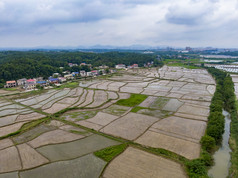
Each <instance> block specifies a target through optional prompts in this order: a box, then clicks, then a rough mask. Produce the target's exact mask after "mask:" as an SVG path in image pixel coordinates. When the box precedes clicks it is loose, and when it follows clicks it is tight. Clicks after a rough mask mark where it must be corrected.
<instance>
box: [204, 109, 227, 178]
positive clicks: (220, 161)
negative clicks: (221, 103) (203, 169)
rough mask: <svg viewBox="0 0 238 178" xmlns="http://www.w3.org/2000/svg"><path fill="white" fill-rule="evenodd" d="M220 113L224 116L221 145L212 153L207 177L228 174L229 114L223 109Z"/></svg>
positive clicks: (224, 176) (225, 175) (222, 177)
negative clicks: (212, 159) (212, 164)
mask: <svg viewBox="0 0 238 178" xmlns="http://www.w3.org/2000/svg"><path fill="white" fill-rule="evenodd" d="M222 114H223V115H224V116H225V132H224V133H223V135H222V145H221V147H220V148H219V150H217V151H216V152H215V154H214V155H213V158H214V166H212V167H211V169H210V170H209V171H208V175H209V177H212V178H226V177H227V176H228V175H229V168H230V164H231V163H230V152H231V149H230V146H229V138H230V122H231V119H230V114H229V113H228V112H226V111H224V110H223V112H222Z"/></svg>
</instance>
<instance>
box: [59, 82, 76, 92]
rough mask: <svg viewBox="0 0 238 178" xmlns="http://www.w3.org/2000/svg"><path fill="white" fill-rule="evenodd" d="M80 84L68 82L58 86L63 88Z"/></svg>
mask: <svg viewBox="0 0 238 178" xmlns="http://www.w3.org/2000/svg"><path fill="white" fill-rule="evenodd" d="M78 86H79V83H78V82H67V83H64V84H62V85H61V86H59V87H57V90H60V89H63V88H76V87H78Z"/></svg>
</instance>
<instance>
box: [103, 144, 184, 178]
mask: <svg viewBox="0 0 238 178" xmlns="http://www.w3.org/2000/svg"><path fill="white" fill-rule="evenodd" d="M117 177H128V178H129V177H130V178H138V177H139V178H148V177H150V178H163V177H168V178H185V177H187V176H186V175H185V172H184V170H183V168H182V166H181V165H180V164H178V163H176V162H173V161H171V160H168V159H165V158H162V157H160V156H156V155H153V154H151V153H147V152H145V151H141V150H138V149H135V148H132V147H129V148H127V149H126V150H125V151H124V152H123V153H122V154H121V155H119V156H118V157H116V158H115V159H114V160H112V162H110V163H109V165H108V167H107V168H106V169H105V171H104V174H103V178H117Z"/></svg>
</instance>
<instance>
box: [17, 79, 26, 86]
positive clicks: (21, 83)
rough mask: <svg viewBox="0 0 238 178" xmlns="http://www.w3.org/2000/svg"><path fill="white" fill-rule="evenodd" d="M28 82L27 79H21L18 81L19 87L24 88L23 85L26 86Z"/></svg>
mask: <svg viewBox="0 0 238 178" xmlns="http://www.w3.org/2000/svg"><path fill="white" fill-rule="evenodd" d="M26 81H27V79H26V78H22V79H19V80H17V85H18V86H23V85H25V83H26Z"/></svg>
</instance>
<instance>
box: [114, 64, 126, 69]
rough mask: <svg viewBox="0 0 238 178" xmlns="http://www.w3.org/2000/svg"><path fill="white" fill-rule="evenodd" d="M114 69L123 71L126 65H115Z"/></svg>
mask: <svg viewBox="0 0 238 178" xmlns="http://www.w3.org/2000/svg"><path fill="white" fill-rule="evenodd" d="M115 68H116V69H125V68H126V65H125V64H117V65H115Z"/></svg>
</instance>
